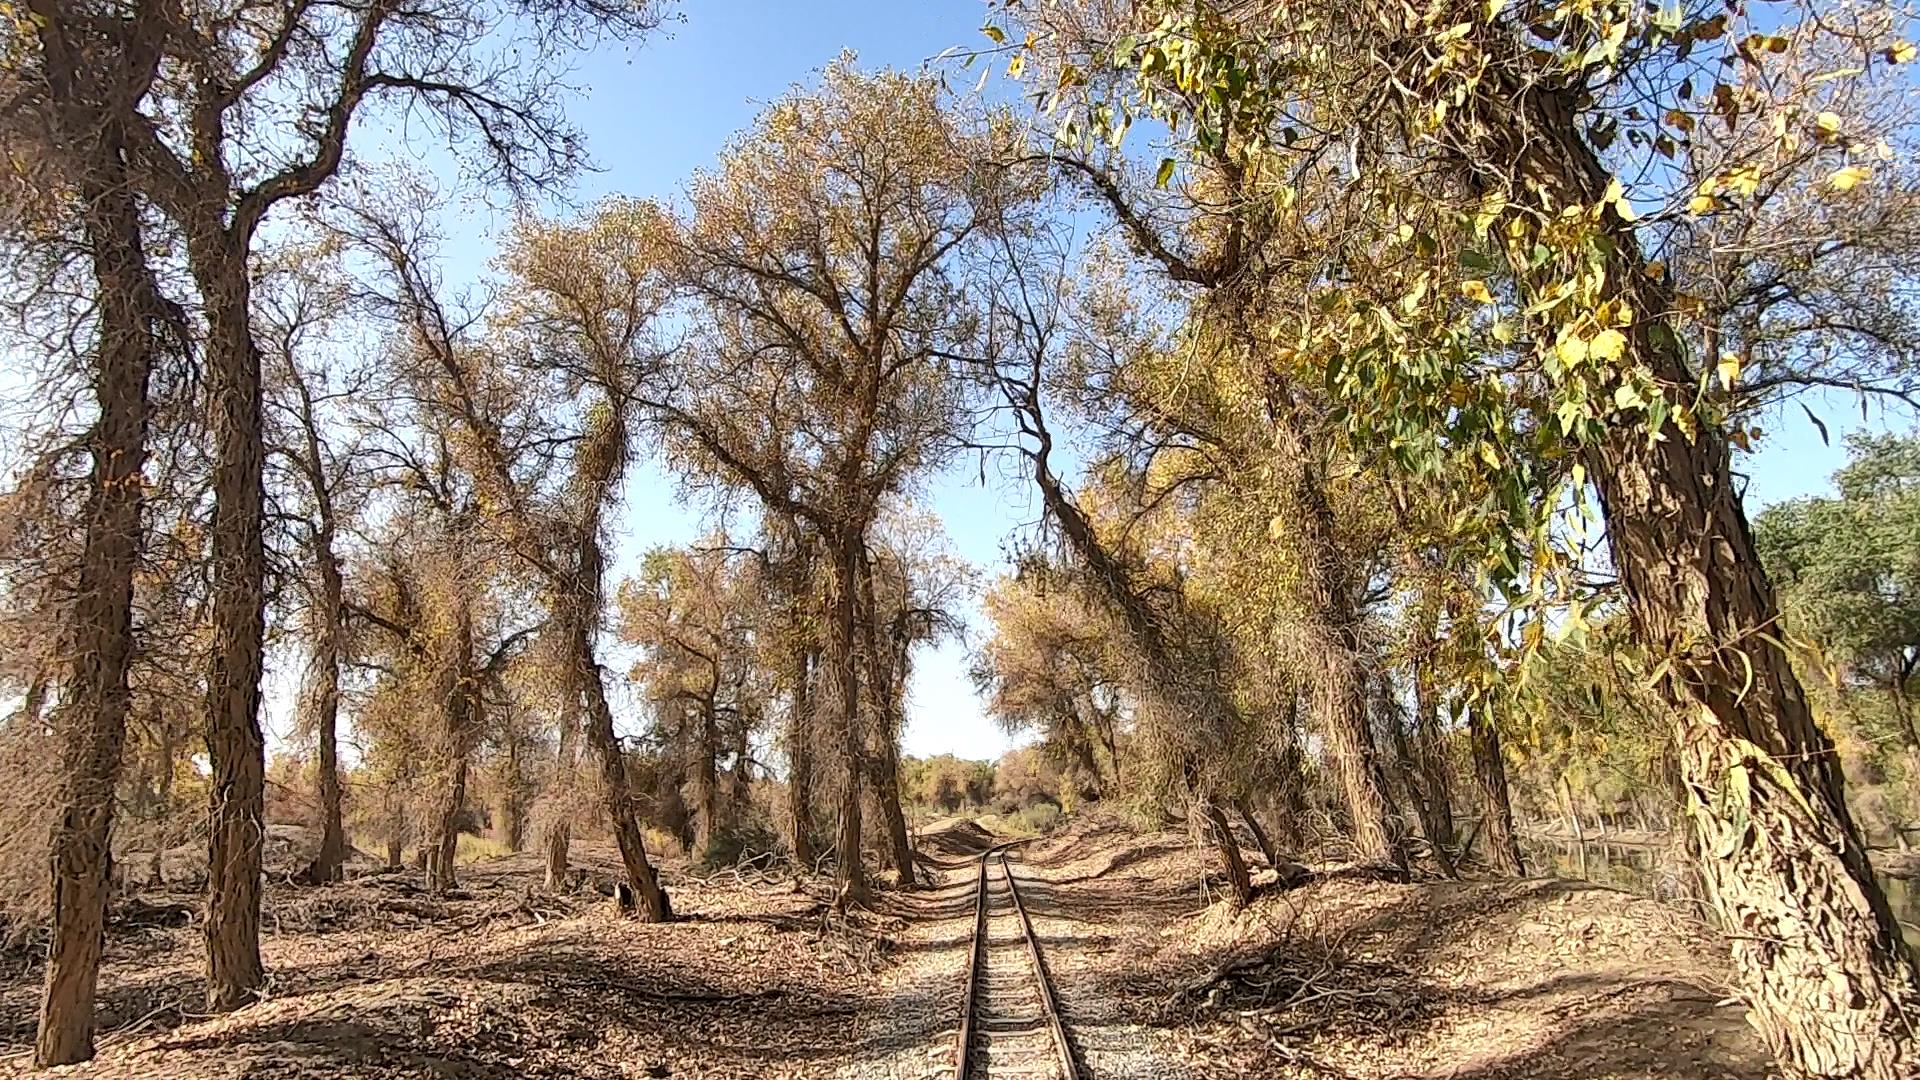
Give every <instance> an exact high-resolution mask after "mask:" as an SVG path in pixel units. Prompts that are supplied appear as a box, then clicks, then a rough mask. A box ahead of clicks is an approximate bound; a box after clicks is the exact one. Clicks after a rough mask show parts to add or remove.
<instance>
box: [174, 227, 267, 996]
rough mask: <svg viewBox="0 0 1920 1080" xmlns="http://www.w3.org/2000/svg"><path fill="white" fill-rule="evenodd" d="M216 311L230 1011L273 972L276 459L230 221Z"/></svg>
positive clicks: (215, 991)
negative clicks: (270, 737)
mask: <svg viewBox="0 0 1920 1080" xmlns="http://www.w3.org/2000/svg"><path fill="white" fill-rule="evenodd" d="M188 247H189V261H190V262H191V263H192V269H193V275H194V280H195V283H196V284H197V285H198V286H199V289H200V295H201V301H202V304H203V305H204V308H205V312H206V320H207V343H206V371H207V386H208V391H209V397H210V399H211V403H212V409H211V417H210V419H211V421H212V425H213V455H214V462H213V525H212V528H211V530H210V535H211V539H212V564H211V568H210V569H211V574H210V577H211V580H212V617H211V622H212V631H213V643H212V654H213V661H212V666H211V668H210V670H209V671H208V675H207V757H208V760H209V763H210V765H211V768H212V774H213V775H212V777H211V781H210V783H209V796H208V807H209V810H208V819H209V820H208V830H207V833H208V836H207V917H206V922H205V925H204V928H203V933H204V936H205V938H206V943H207V1008H208V1010H209V1011H212V1012H226V1011H229V1010H232V1009H236V1008H239V1007H240V1006H242V1005H245V1004H247V1003H248V1002H250V1001H252V1000H253V999H254V996H255V994H257V993H258V992H259V989H260V987H261V986H262V985H264V984H265V982H266V970H265V968H264V967H262V965H261V963H260V849H261V842H262V839H263V838H264V836H265V822H264V821H263V815H264V810H265V795H266V760H265V748H264V744H263V743H262V741H261V737H260V674H261V662H262V657H261V650H262V648H263V645H264V631H265V625H264V623H265V605H266V566H267V564H266V548H265V539H264V536H263V533H262V528H263V524H262V523H263V519H264V507H265V490H264V486H263V481H262V475H261V473H262V468H263V464H264V462H265V459H266V448H265V445H264V442H263V425H262V420H261V397H260V394H261V388H260V353H259V350H258V349H256V348H255V347H254V341H253V330H252V326H251V324H250V322H249V299H248V298H249V294H250V291H251V289H250V286H249V283H248V276H247V273H248V268H247V250H246V245H245V243H244V242H243V241H236V240H235V239H234V238H232V237H231V236H230V235H229V234H228V233H227V232H226V230H225V229H224V228H219V227H217V226H215V225H213V224H211V223H204V222H203V223H201V225H200V228H199V229H197V230H193V231H190V233H189V243H188Z"/></svg>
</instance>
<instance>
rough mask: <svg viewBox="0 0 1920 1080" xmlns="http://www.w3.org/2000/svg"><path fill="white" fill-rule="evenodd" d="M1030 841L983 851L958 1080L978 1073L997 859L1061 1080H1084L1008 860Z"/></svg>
mask: <svg viewBox="0 0 1920 1080" xmlns="http://www.w3.org/2000/svg"><path fill="white" fill-rule="evenodd" d="M1029 842H1030V841H1026V840H1014V841H1010V842H1008V843H1005V844H996V845H994V846H993V847H990V848H988V849H987V850H985V851H983V852H981V853H980V873H979V878H978V880H977V882H976V884H975V886H974V900H973V935H972V941H971V944H970V946H969V948H968V950H967V973H966V989H965V1000H964V1001H963V1003H962V1012H961V1016H960V1034H959V1040H958V1047H957V1053H956V1055H955V1068H954V1078H955V1080H969V1076H970V1074H971V1073H972V1070H973V1041H974V1034H975V1031H976V1027H975V1023H974V1019H975V1016H974V1014H975V1013H976V1012H977V1011H978V1010H977V1006H978V1004H979V1000H980V974H981V960H982V954H983V953H984V951H985V949H986V945H987V937H988V934H987V907H988V905H987V878H988V868H989V864H990V863H991V862H993V860H994V859H995V858H998V859H999V861H1000V873H1001V874H1002V876H1004V878H1005V879H1006V883H1007V894H1008V896H1009V897H1010V898H1011V900H1012V901H1013V912H1014V915H1015V916H1016V917H1017V918H1018V919H1019V921H1020V934H1021V937H1022V939H1023V940H1024V942H1025V944H1026V947H1027V949H1026V951H1027V958H1028V960H1029V961H1031V963H1032V965H1033V978H1034V981H1035V984H1036V986H1037V990H1038V993H1037V994H1036V996H1037V997H1038V999H1039V1002H1040V1008H1041V1013H1042V1015H1041V1020H1042V1021H1043V1022H1044V1023H1045V1025H1046V1028H1047V1031H1048V1033H1049V1035H1050V1036H1051V1037H1052V1042H1053V1049H1054V1064H1055V1066H1057V1067H1058V1069H1059V1070H1060V1076H1061V1080H1079V1075H1080V1074H1079V1069H1078V1067H1077V1066H1076V1065H1075V1064H1074V1060H1073V1047H1072V1044H1070V1043H1069V1042H1068V1041H1067V1030H1066V1027H1065V1026H1064V1025H1063V1024H1061V1022H1060V1006H1059V1002H1058V1001H1057V999H1056V998H1055V997H1054V992H1053V981H1052V979H1051V978H1050V977H1049V976H1048V974H1047V966H1046V961H1045V960H1044V959H1043V958H1042V957H1041V955H1040V939H1039V938H1038V937H1037V936H1036V935H1035V934H1034V932H1033V920H1032V918H1031V917H1029V916H1028V914H1027V905H1026V902H1025V901H1024V900H1022V899H1021V897H1020V885H1019V882H1018V881H1017V880H1016V879H1015V878H1014V876H1013V867H1012V866H1011V865H1010V864H1009V863H1008V862H1007V849H1008V848H1011V847H1015V846H1018V845H1020V844H1024V843H1029Z"/></svg>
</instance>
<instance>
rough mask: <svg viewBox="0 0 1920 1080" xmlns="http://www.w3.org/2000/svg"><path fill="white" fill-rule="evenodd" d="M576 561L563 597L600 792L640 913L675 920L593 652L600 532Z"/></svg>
mask: <svg viewBox="0 0 1920 1080" xmlns="http://www.w3.org/2000/svg"><path fill="white" fill-rule="evenodd" d="M577 566H578V568H579V572H578V576H577V578H576V580H575V582H574V588H575V590H576V591H575V592H574V593H573V594H572V595H571V596H568V597H565V598H564V599H565V600H566V601H567V602H568V603H569V604H570V605H571V607H572V611H571V612H570V615H571V618H570V619H569V622H570V623H571V625H570V626H568V627H567V632H568V633H569V634H570V635H571V638H572V641H571V646H572V653H573V663H572V668H573V671H572V679H571V680H570V681H571V682H572V683H573V684H574V685H575V687H576V688H578V689H579V690H581V691H584V693H585V695H586V716H585V717H584V719H585V722H586V732H585V733H586V737H587V745H588V746H590V747H592V748H593V752H594V755H595V756H596V757H597V758H598V759H599V762H600V793H601V797H602V798H604V799H605V800H606V807H607V818H608V820H609V821H611V822H612V823H613V838H614V841H615V842H616V843H617V844H618V845H619V847H620V862H621V864H622V866H623V867H624V868H625V870H626V874H627V886H628V888H629V889H631V890H632V893H633V895H634V896H635V897H637V898H638V900H639V905H640V911H639V915H640V917H641V918H642V919H644V920H645V921H647V922H656V923H661V922H672V921H673V906H672V904H671V902H670V901H669V900H668V897H667V891H666V890H665V889H663V888H661V887H660V880H659V878H658V877H656V876H655V874H654V870H653V863H652V862H651V861H650V860H649V859H648V858H647V845H646V838H645V836H644V834H642V833H641V831H640V823H639V822H638V821H637V820H636V819H635V818H634V813H633V797H632V795H631V794H630V793H629V791H628V785H627V760H626V754H625V753H623V752H622V751H621V749H620V737H619V735H618V734H616V733H615V732H614V730H613V709H612V708H611V707H610V706H609V705H608V704H607V689H606V686H605V685H604V684H603V683H601V681H600V661H599V658H598V657H597V656H596V655H595V653H594V647H593V632H594V629H595V628H596V627H597V625H598V624H599V612H600V598H601V596H602V595H603V593H602V587H601V582H602V577H603V575H604V573H605V569H606V561H605V556H604V554H603V553H602V552H601V550H600V540H599V537H598V536H595V535H594V534H593V533H592V532H588V533H586V534H585V535H583V536H581V537H580V539H579V552H578V562H577Z"/></svg>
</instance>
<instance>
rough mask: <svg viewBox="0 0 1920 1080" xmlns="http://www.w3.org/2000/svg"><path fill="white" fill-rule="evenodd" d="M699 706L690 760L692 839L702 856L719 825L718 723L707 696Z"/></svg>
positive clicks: (711, 700) (699, 855) (708, 847)
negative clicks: (697, 734) (693, 806)
mask: <svg viewBox="0 0 1920 1080" xmlns="http://www.w3.org/2000/svg"><path fill="white" fill-rule="evenodd" d="M699 708H700V717H699V719H698V721H697V723H698V724H699V725H700V737H699V739H698V740H697V742H698V747H697V751H698V754H699V757H698V759H697V760H696V761H694V763H693V788H694V798H695V799H696V800H697V802H698V806H699V813H698V814H697V815H696V816H695V821H694V834H693V839H694V848H695V851H696V852H697V853H698V857H699V858H702V859H704V858H706V857H707V852H708V850H709V849H710V848H711V847H712V846H713V837H714V833H715V832H716V831H717V830H718V828H719V825H720V765H719V757H720V723H719V718H718V716H716V715H715V710H714V704H713V698H712V697H711V696H709V697H708V698H707V699H706V700H705V701H703V702H701V703H700V706H699Z"/></svg>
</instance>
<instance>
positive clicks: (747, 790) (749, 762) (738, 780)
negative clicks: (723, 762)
mask: <svg viewBox="0 0 1920 1080" xmlns="http://www.w3.org/2000/svg"><path fill="white" fill-rule="evenodd" d="M758 726H759V725H758V723H757V722H755V721H753V720H750V719H749V718H747V717H744V716H743V717H741V718H740V719H739V720H738V721H737V722H736V723H735V724H734V726H733V747H732V750H733V768H732V769H730V770H728V772H727V787H728V788H729V791H728V792H727V803H728V810H727V818H728V820H731V821H738V820H740V819H741V817H742V816H744V815H745V814H746V812H747V808H748V806H749V805H750V804H751V803H752V801H753V757H752V748H751V747H750V746H749V745H748V734H749V732H751V731H752V730H753V729H754V728H756V727H758Z"/></svg>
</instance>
